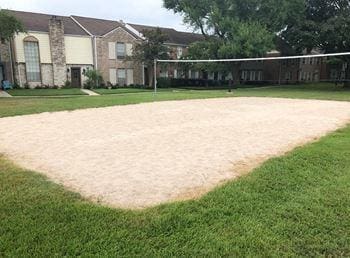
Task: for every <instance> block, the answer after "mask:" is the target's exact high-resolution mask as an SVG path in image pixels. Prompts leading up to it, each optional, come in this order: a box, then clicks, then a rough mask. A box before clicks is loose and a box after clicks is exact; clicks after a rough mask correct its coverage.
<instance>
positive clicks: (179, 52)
mask: <svg viewBox="0 0 350 258" xmlns="http://www.w3.org/2000/svg"><path fill="white" fill-rule="evenodd" d="M176 55H177V59H180V58H181V57H182V47H177V51H176Z"/></svg>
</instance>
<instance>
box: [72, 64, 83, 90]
mask: <svg viewBox="0 0 350 258" xmlns="http://www.w3.org/2000/svg"><path fill="white" fill-rule="evenodd" d="M71 78H72V87H76V88H80V87H81V69H80V68H71Z"/></svg>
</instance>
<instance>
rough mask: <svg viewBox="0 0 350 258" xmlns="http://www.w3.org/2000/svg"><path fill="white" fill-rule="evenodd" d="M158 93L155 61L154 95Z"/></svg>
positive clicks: (155, 61) (155, 60) (155, 63)
mask: <svg viewBox="0 0 350 258" xmlns="http://www.w3.org/2000/svg"><path fill="white" fill-rule="evenodd" d="M156 93H157V59H154V94H156Z"/></svg>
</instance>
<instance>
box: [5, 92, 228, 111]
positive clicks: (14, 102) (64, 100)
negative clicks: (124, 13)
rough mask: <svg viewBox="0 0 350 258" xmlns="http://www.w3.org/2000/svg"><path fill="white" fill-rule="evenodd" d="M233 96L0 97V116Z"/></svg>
mask: <svg viewBox="0 0 350 258" xmlns="http://www.w3.org/2000/svg"><path fill="white" fill-rule="evenodd" d="M221 97H232V94H228V93H227V92H226V91H198V92H197V91H196V92H191V91H180V92H168V91H164V92H159V93H158V94H157V95H156V96H155V95H154V94H153V93H151V92H145V93H135V94H116V95H104V96H93V97H86V96H69V97H46V98H45V97H40V98H39V97H35V98H30V97H25V98H20V97H19V98H6V99H5V98H3V99H0V117H6V116H14V115H27V114H34V113H41V112H51V111H62V110H75V109H82V108H95V107H107V106H115V105H127V104H138V103H143V102H153V101H165V100H183V99H202V98H221Z"/></svg>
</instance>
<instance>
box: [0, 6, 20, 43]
mask: <svg viewBox="0 0 350 258" xmlns="http://www.w3.org/2000/svg"><path fill="white" fill-rule="evenodd" d="M24 31H25V30H24V26H23V24H22V23H21V22H20V21H19V20H17V19H16V18H15V17H14V16H12V15H11V14H10V13H9V12H8V11H6V10H4V9H1V10H0V41H1V42H4V41H7V40H9V39H11V37H12V36H13V35H14V34H16V33H19V32H24Z"/></svg>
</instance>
